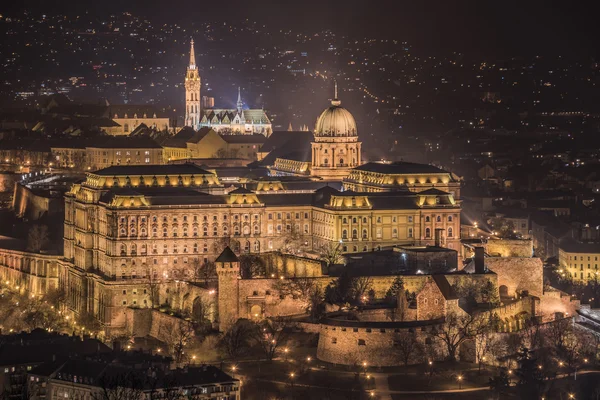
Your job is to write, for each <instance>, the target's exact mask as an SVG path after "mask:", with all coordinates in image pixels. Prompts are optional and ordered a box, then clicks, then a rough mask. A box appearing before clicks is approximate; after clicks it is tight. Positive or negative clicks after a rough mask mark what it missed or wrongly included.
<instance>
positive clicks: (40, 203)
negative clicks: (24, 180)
mask: <svg viewBox="0 0 600 400" xmlns="http://www.w3.org/2000/svg"><path fill="white" fill-rule="evenodd" d="M45 194H46V192H44V191H40V193H36V192H34V191H32V190H31V189H29V188H28V187H27V186H25V185H21V184H20V183H17V184H15V190H14V194H13V202H12V208H13V210H14V212H15V214H16V215H17V216H19V217H26V218H29V219H31V220H37V219H39V218H40V217H42V216H43V215H44V214H47V215H51V214H56V213H60V212H62V211H63V210H64V203H63V199H62V197H52V196H50V194H49V193H48V194H47V195H45Z"/></svg>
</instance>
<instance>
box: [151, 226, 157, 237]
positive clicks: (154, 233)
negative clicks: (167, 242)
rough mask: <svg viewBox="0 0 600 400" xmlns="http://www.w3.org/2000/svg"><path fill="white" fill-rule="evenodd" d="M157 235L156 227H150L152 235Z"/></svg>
mask: <svg viewBox="0 0 600 400" xmlns="http://www.w3.org/2000/svg"><path fill="white" fill-rule="evenodd" d="M156 235H158V230H157V229H156V228H152V237H156Z"/></svg>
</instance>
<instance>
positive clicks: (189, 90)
mask: <svg viewBox="0 0 600 400" xmlns="http://www.w3.org/2000/svg"><path fill="white" fill-rule="evenodd" d="M199 124H200V75H199V74H198V67H197V66H196V55H195V54H194V39H192V40H191V42H190V65H188V67H187V73H186V74H185V125H186V126H191V127H192V128H194V129H198V128H199Z"/></svg>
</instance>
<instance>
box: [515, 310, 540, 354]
mask: <svg viewBox="0 0 600 400" xmlns="http://www.w3.org/2000/svg"><path fill="white" fill-rule="evenodd" d="M519 334H520V335H521V340H522V342H523V345H524V346H525V347H527V348H528V349H530V350H536V349H538V348H540V347H542V346H543V339H544V335H543V332H542V329H541V325H540V324H539V322H538V321H537V319H535V318H529V319H527V320H526V321H525V323H524V324H523V329H522V330H521V331H520V332H519Z"/></svg>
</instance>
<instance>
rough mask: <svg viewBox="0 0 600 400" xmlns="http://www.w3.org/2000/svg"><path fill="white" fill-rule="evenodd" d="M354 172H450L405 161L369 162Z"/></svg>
mask: <svg viewBox="0 0 600 400" xmlns="http://www.w3.org/2000/svg"><path fill="white" fill-rule="evenodd" d="M354 170H358V171H367V172H376V173H380V174H399V175H402V174H411V175H412V174H448V171H444V170H443V169H440V168H438V167H435V166H433V165H429V164H417V163H411V162H405V161H396V162H393V163H390V164H386V163H379V162H369V163H366V164H363V165H360V166H358V167H356V168H354Z"/></svg>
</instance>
